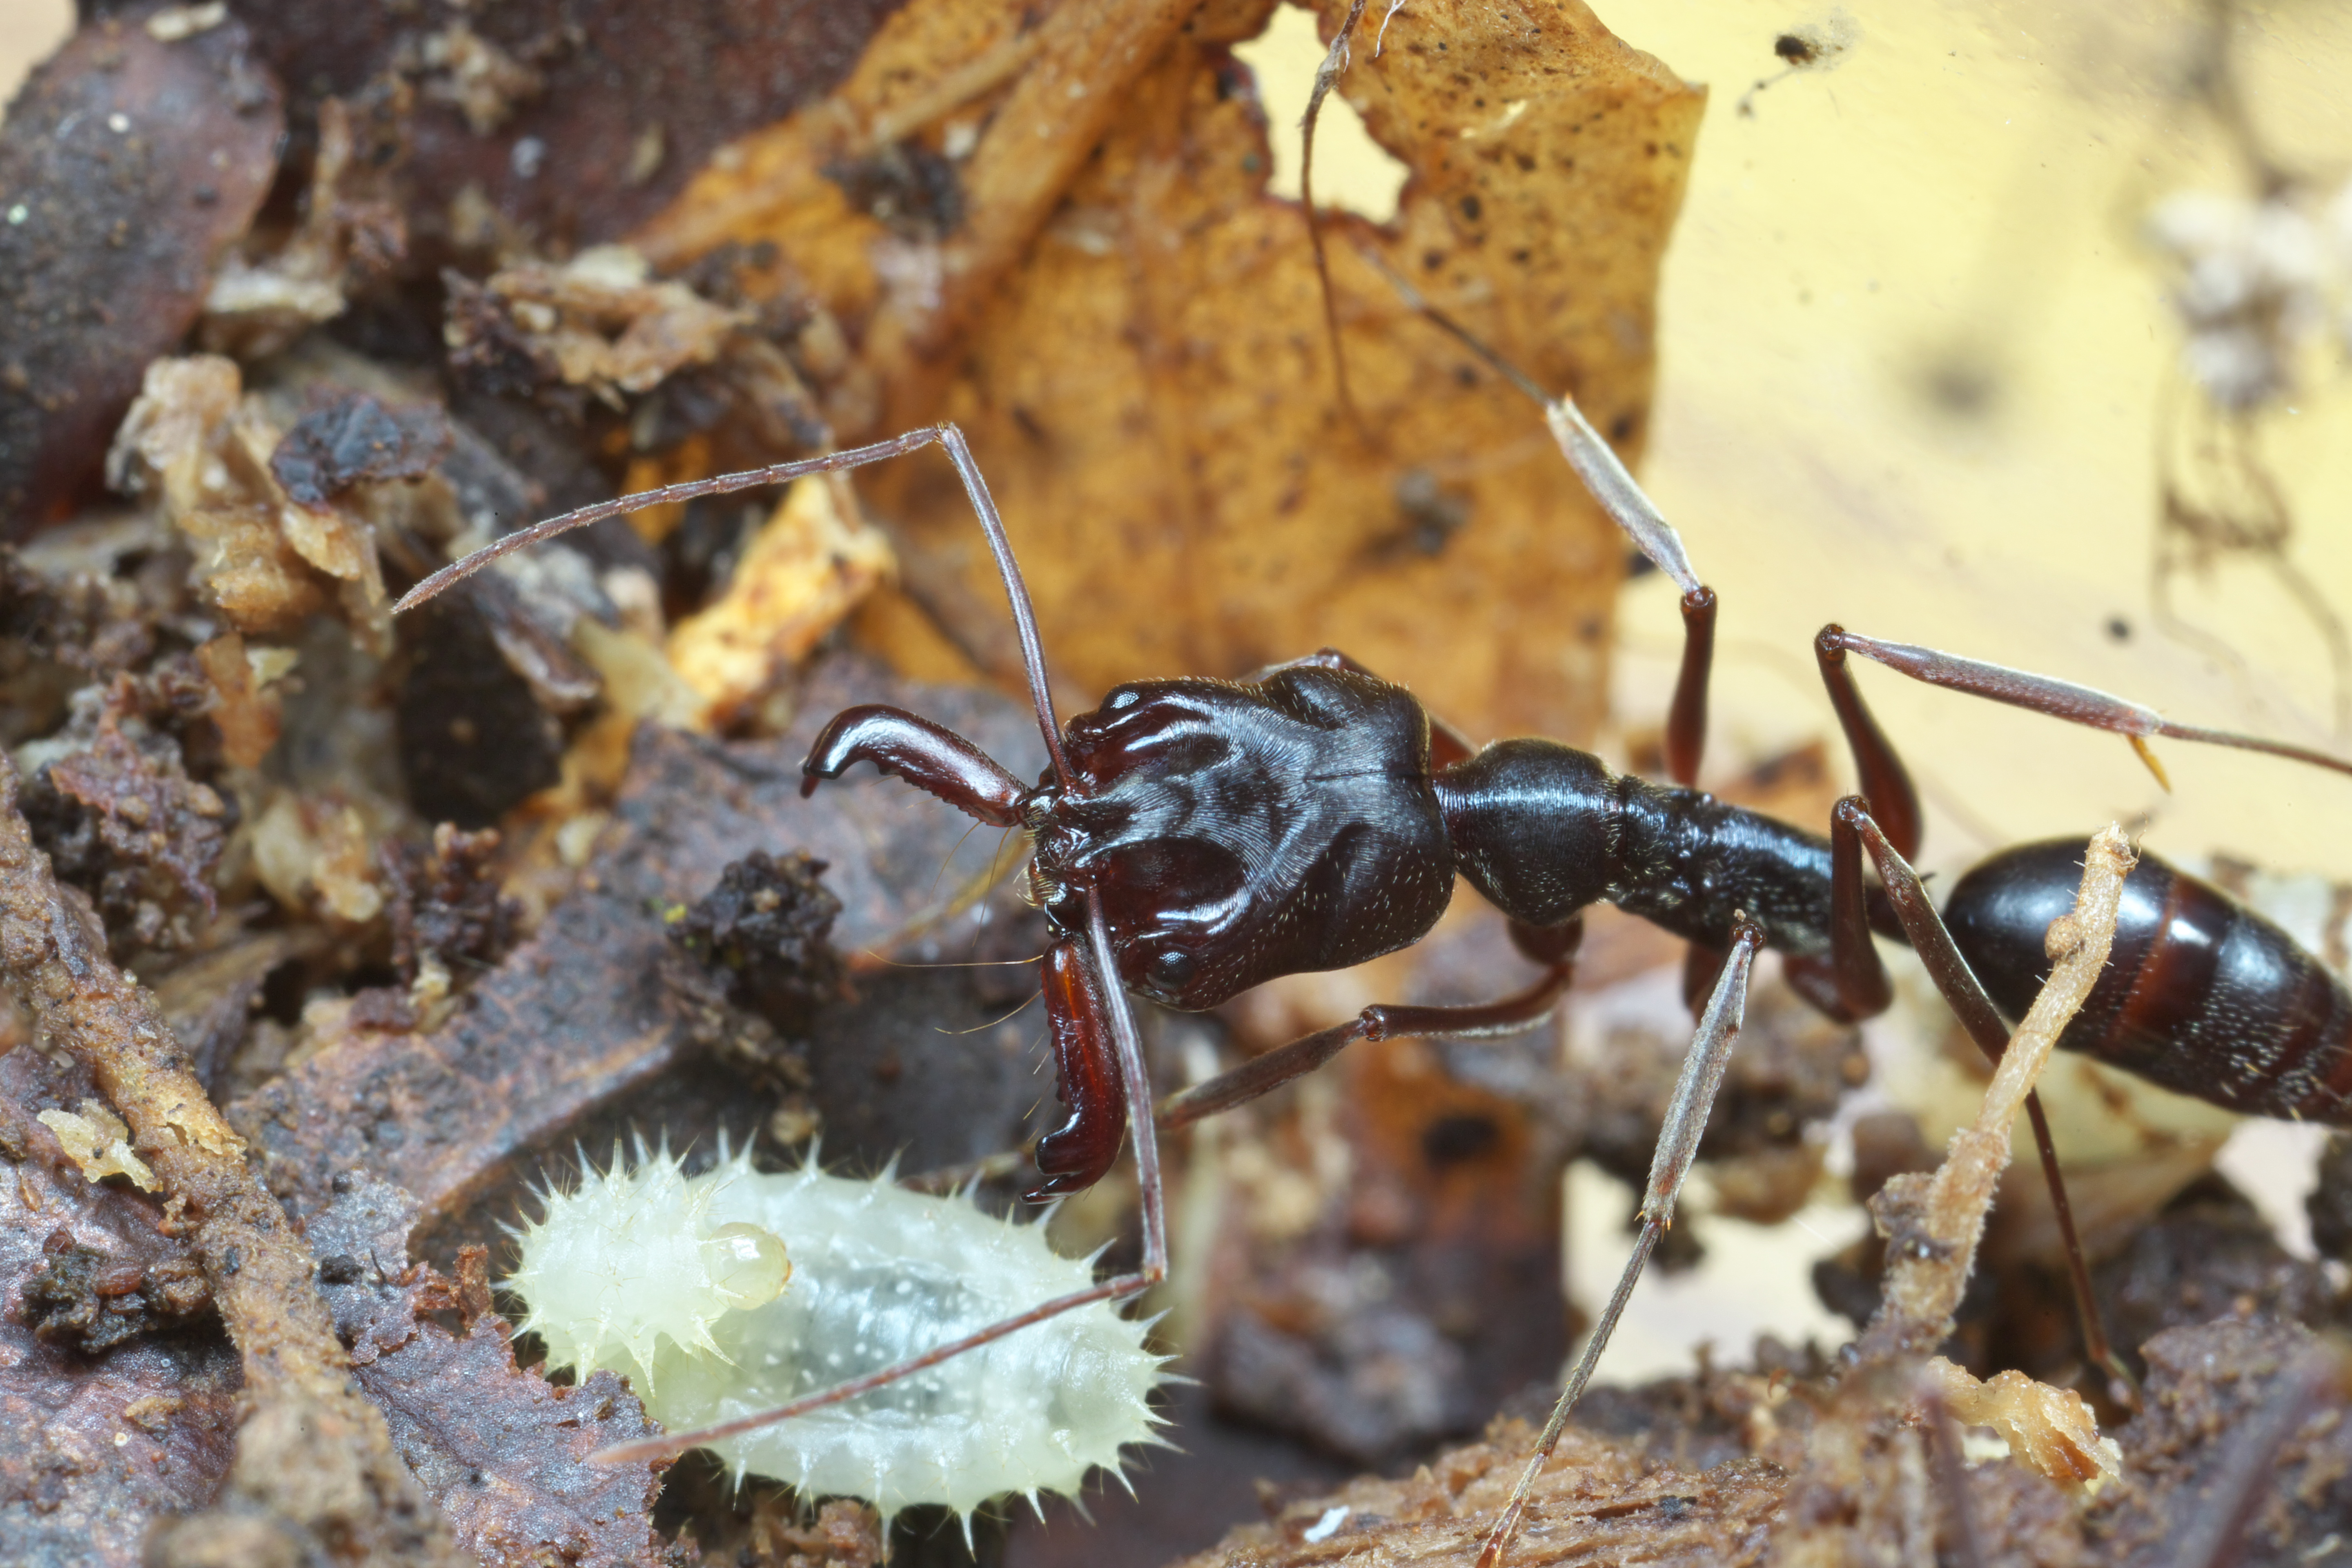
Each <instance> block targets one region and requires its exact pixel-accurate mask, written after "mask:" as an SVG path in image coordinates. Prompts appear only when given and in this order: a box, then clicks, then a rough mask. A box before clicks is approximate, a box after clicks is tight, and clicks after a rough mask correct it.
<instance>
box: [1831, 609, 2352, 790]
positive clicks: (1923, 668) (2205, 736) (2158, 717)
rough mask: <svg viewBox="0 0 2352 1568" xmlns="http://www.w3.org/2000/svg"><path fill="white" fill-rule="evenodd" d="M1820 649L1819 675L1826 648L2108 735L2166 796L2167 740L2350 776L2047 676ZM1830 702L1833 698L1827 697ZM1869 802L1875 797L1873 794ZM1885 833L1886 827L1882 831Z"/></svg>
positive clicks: (1896, 646) (1854, 638) (1845, 636)
mask: <svg viewBox="0 0 2352 1568" xmlns="http://www.w3.org/2000/svg"><path fill="white" fill-rule="evenodd" d="M1815 642H1816V646H1817V647H1819V648H1820V649H1822V659H1823V661H1824V663H1823V668H1824V670H1826V669H1827V660H1828V658H1829V651H1828V650H1829V649H1830V648H1832V647H1835V648H1837V649H1839V650H1840V651H1841V652H1853V653H1858V654H1860V655H1862V656H1863V657H1864V658H1870V659H1875V660H1877V661H1878V662H1879V663H1880V664H1883V665H1885V666H1886V668H1889V669H1894V670H1899V671H1901V672H1902V673H1903V674H1905V675H1907V676H1909V677H1910V678H1911V679H1914V680H1924V681H1926V682H1927V684H1928V685H1930V686H1948V687H1950V688H1951V689H1953V690H1955V691H1966V692H1969V693H1970V694H1972V695H1974V696H1978V697H1986V698H1990V699H1991V700H1993V701H1995V702H2006V703H2008V704H2009V705H2010V706H2011V707H2012V708H2023V709H2027V710H2031V711H2032V712H2035V713H2043V714H2047V715H2048V716H2049V717H2051V718H2053V719H2063V720H2064V721H2066V722H2068V723H2070V724H2083V725H2087V726H2089V727H2090V728H2091V729H2094V730H2112V731H2115V732H2116V734H2119V735H2121V736H2123V737H2125V738H2126V740H2128V741H2130V742H2131V744H2132V750H2134V751H2135V752H2138V753H2139V757H2140V761H2142V762H2144V763H2147V767H2148V771H2149V772H2150V773H2154V774H2155V775H2156V781H2157V783H2158V784H2163V785H2164V786H2165V788H2167V789H2170V788H2171V787H2172V786H2171V784H2170V783H2169V782H2168V780H2167V779H2166V778H2165V776H2164V769H2163V767H2162V766H2161V765H2159V764H2158V762H2157V760H2156V754H2155V753H2154V752H2151V751H2149V750H2148V747H2147V742H2148V740H2149V739H2150V738H2151V737H2155V736H2162V737H2165V738H2167V739H2169V740H2175V741H2193V742H2197V743H2199V744H2200V745H2207V746H2232V747H2235V748H2236V749H2238V750H2239V751H2242V752H2264V753H2267V754H2268V755H2271V756H2273V757H2284V758H2287V759H2288V760H2289V761H2291V762H2297V763H2310V764H2311V765H2312V766H2314V767H2320V768H2327V769H2330V770H2332V771H2334V772H2336V773H2352V761H2347V760H2346V759H2345V758H2342V757H2338V756H2336V755H2333V754H2331V753H2329V752H2320V751H2314V750H2312V749H2311V748H2310V747H2308V746H2293V745H2289V744H2287V743H2286V742H2284V741H2266V740H2263V738H2262V737H2260V736H2258V735H2242V734H2240V733H2238V732H2237V731H2232V730H2209V729H2205V728H2203V727H2202V726H2200V725H2196V724H2176V723H2174V722H2173V721H2171V720H2169V719H2167V718H2166V717H2165V716H2164V715H2163V714H2161V713H2158V711H2157V710H2155V709H2153V708H2149V707H2147V706H2145V705H2143V704H2141V703H2137V702H2132V701H2128V700H2126V699H2124V698H2121V697H2115V696H2110V695H2109V694H2108V693H2106V692H2104V691H2101V690H2099V689H2096V688H2095V687H2089V686H2077V685H2075V684H2074V682H2073V681H2071V680H2059V679H2054V678H2053V677H2051V676H2047V675H2035V674H2033V673H2032V672H2031V671H2028V670H2022V669H2011V668H2009V667H2008V666H2006V665H1999V664H1987V663H1985V662H1984V661H1983V660H1981V659H1974V658H1960V657H1958V655H1956V654H1948V653H1938V652H1937V650H1936V649H1934V648H1931V647H1915V646H1913V645H1912V644H1909V643H1898V642H1881V641H1879V640H1878V639H1877V638H1875V637H1864V636H1862V635H1860V634H1859V633H1856V632H1850V631H1847V630H1846V629H1845V628H1844V627H1843V626H1823V627H1822V633H1821V636H1820V637H1818V638H1817V639H1815ZM1832 695H1834V692H1833V693H1832ZM1872 798H1873V799H1876V798H1877V797H1876V796H1875V795H1873V796H1872ZM1888 826H1889V830H1890V832H1891V831H1892V828H1893V824H1892V823H1890V824H1889V825H1888Z"/></svg>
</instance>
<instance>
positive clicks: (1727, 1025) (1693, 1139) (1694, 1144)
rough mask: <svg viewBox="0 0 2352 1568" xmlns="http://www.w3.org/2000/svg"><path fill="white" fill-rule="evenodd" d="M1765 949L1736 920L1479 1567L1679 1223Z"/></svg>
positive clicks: (1514, 1517) (1510, 1528)
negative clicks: (1620, 1247) (1612, 1249)
mask: <svg viewBox="0 0 2352 1568" xmlns="http://www.w3.org/2000/svg"><path fill="white" fill-rule="evenodd" d="M1763 944H1764V933H1763V931H1762V930H1761V929H1760V928H1759V927H1758V926H1756V925H1755V924H1754V923H1752V922H1751V921H1748V919H1747V918H1746V917H1745V916H1741V917H1739V918H1738V921H1737V923H1736V924H1735V925H1734V927H1733V930H1732V933H1731V952H1730V954H1729V956H1728V957H1727V960H1726V962H1725V963H1724V966H1723V973H1722V974H1721V975H1720V976H1719V977H1718V978H1717V981H1716V984H1715V993H1714V994H1713V995H1712V996H1711V997H1709V998H1708V1001H1707V1005H1706V1015H1705V1016H1703V1017H1701V1019H1700V1020H1699V1026H1698V1033H1697V1034H1696V1037H1693V1039H1692V1041H1691V1048H1690V1054H1689V1055H1688V1056H1687V1057H1685V1058H1683V1071H1682V1077H1681V1078H1680V1079H1678V1080H1677V1081H1676V1082H1675V1095H1674V1100H1672V1102H1671V1103H1670V1104H1669V1105H1668V1107H1667V1110H1666V1120H1665V1125H1664V1127H1662V1128H1661V1129H1659V1131H1658V1149H1657V1152H1656V1154H1655V1155H1654V1156H1653V1157H1652V1159H1651V1162H1650V1184H1649V1187H1648V1189H1647V1190H1646V1191H1645V1192H1644V1193H1643V1195H1642V1229H1641V1233H1640V1235H1639V1236H1638V1237H1635V1239H1634V1242H1633V1256H1632V1257H1631V1258H1628V1259H1627V1260H1626V1263H1625V1271H1624V1272H1623V1273H1622V1275H1620V1276H1619V1277H1618V1279H1617V1289H1615V1291H1613V1292H1612V1294H1611V1296H1610V1298H1609V1305H1608V1306H1607V1307H1605V1308H1604V1309H1602V1310H1601V1319H1600V1321H1598V1322H1597V1323H1595V1324H1594V1325H1593V1329H1592V1335H1591V1338H1590V1339H1589V1340H1587V1341H1586V1342H1585V1345H1584V1353H1583V1355H1582V1356H1581V1357H1580V1358H1579V1359H1578V1361H1577V1363H1576V1370H1575V1371H1574V1372H1572V1373H1570V1374H1569V1378H1568V1383H1567V1385H1566V1386H1565V1387H1563V1388H1562V1389H1561V1390H1560V1394H1559V1403H1558V1404H1556V1405H1553V1406H1552V1412H1551V1419H1550V1420H1549V1421H1548V1422H1546V1423H1545V1424H1544V1429H1543V1436H1540V1437H1538V1439H1537V1440H1536V1449H1535V1452H1534V1454H1532V1455H1531V1456H1529V1458H1528V1467H1527V1468H1526V1469H1525V1470H1524V1471H1522V1472H1521V1473H1520V1476H1519V1480H1518V1485H1517V1486H1516V1487H1514V1488H1512V1489H1511V1498H1510V1500H1509V1501H1508V1502H1507V1503H1506V1504H1504V1506H1503V1511H1502V1514H1501V1516H1500V1517H1499V1518H1497V1519H1496V1521H1495V1526H1494V1528H1493V1529H1492V1530H1491V1531H1488V1532H1487V1536H1486V1544H1485V1546H1484V1547H1483V1548H1482V1549H1481V1550H1480V1552H1479V1553H1478V1568H1497V1565H1498V1564H1500V1563H1501V1562H1502V1561H1503V1554H1504V1553H1505V1552H1508V1551H1509V1550H1510V1546H1511V1541H1512V1538H1513V1537H1514V1536H1516V1535H1517V1533H1518V1529H1519V1521H1520V1520H1521V1518H1522V1517H1523V1516H1524V1515H1525V1514H1526V1512H1527V1507H1528V1495H1529V1494H1530V1493H1531V1492H1533V1490H1534V1489H1535V1484H1536V1479H1537V1478H1538V1476H1540V1475H1542V1474H1543V1469H1544V1466H1545V1465H1546V1464H1547V1463H1548V1462H1549V1460H1550V1458H1551V1455H1552V1450H1553V1449H1554V1448H1556V1447H1559V1436H1560V1434H1561V1433H1562V1432H1564V1431H1566V1430H1567V1429H1568V1416H1569V1413H1570V1411H1571V1410H1573V1409H1575V1408H1576V1402H1577V1400H1578V1399H1579V1398H1580V1397H1582V1395H1583V1394H1584V1387H1585V1384H1587V1383H1589V1382H1591V1378H1592V1369H1593V1367H1594V1365H1595V1364H1596V1363H1599V1361H1600V1360H1601V1352H1602V1351H1604V1350H1606V1349H1607V1348H1608V1345H1609V1338H1610V1336H1611V1335H1612V1333H1614V1332H1615V1331H1616V1329H1617V1320H1618V1319H1619V1318H1621V1317H1622V1316H1623V1315H1624V1311H1625V1303H1626V1301H1627V1300H1628V1299H1629V1298H1630V1297H1632V1295H1633V1286H1634V1284H1635V1282H1636V1281H1638V1280H1639V1279H1641V1278H1642V1268H1643V1265H1644V1264H1646V1263H1648V1262H1649V1259H1650V1254H1651V1252H1652V1251H1653V1250H1654V1248H1655V1247H1657V1245H1658V1242H1659V1240H1660V1238H1661V1237H1664V1235H1665V1233H1666V1229H1667V1227H1668V1226H1672V1225H1673V1224H1674V1221H1675V1200H1676V1199H1677V1198H1679V1197H1680V1196H1681V1194H1682V1189H1683V1183H1684V1181H1685V1179H1686V1178H1687V1177H1688V1176H1689V1175H1690V1171H1691V1164H1692V1162H1693V1161H1694V1160H1696V1158H1697V1155H1698V1142H1699V1137H1700V1135H1701V1134H1702V1133H1704V1132H1705V1131H1706V1119H1707V1113H1708V1112H1709V1111H1710V1110H1713V1109H1714V1106H1715V1096H1716V1091H1717V1089H1720V1088H1721V1087H1722V1085H1723V1069H1724V1068H1725V1066H1726V1065H1727V1063H1728V1062H1729V1060H1730V1058H1731V1047H1732V1044H1733V1042H1734V1041H1736V1040H1738V1037H1739V1026H1740V1022H1741V1019H1742V1017H1743V1016H1744V1014H1745V1012H1746V1008H1747V1005H1748V975H1749V973H1750V972H1751V970H1752V969H1753V967H1754V965H1755V961H1756V950H1757V949H1758V948H1759V947H1761V946H1763Z"/></svg>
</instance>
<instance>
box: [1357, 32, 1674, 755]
mask: <svg viewBox="0 0 2352 1568" xmlns="http://www.w3.org/2000/svg"><path fill="white" fill-rule="evenodd" d="M1356 9H1357V11H1360V10H1361V9H1362V7H1361V6H1360V5H1359V6H1357V7H1356ZM1353 16H1354V13H1353V12H1351V13H1350V25H1352V18H1353ZM1334 47H1335V48H1336V47H1337V46H1334ZM1363 256H1364V259H1365V260H1367V261H1369V262H1370V263H1371V265H1372V266H1373V267H1374V268H1377V269H1379V271H1380V272H1381V274H1382V276H1384V277H1386V278H1387V279H1388V280H1389V286H1390V287H1391V288H1392V289H1395V290H1396V291H1397V293H1398V295H1399V296H1400V297H1402V299H1403V300H1404V302H1405V303H1406V304H1407V305H1409V306H1411V307H1412V309H1413V310H1417V311H1419V312H1420V313H1421V314H1422V315H1423V316H1425V317H1427V318H1428V319H1429V321H1431V323H1432V324H1433V325H1435V326H1436V327H1438V328H1439V329H1441V330H1442V331H1445V332H1448V333H1450V334H1452V336H1453V337H1454V339H1456V340H1457V341H1458V342H1461V343H1462V345H1463V346H1464V347H1465V348H1467V349H1468V350H1469V351H1470V352H1471V353H1475V354H1476V355H1477V356H1478V357H1479V358H1480V359H1483V360H1485V361H1486V363H1487V364H1488V365H1489V366H1491V367H1492V368H1493V369H1494V371H1495V373H1496V374H1497V375H1500V376H1501V377H1502V378H1503V379H1504V380H1505V381H1507V382H1508V383H1509V384H1511V385H1512V386H1513V387H1515V388H1517V390H1518V391H1519V392H1521V393H1523V394H1525V395H1527V396H1528V398H1530V399H1532V400H1533V401H1534V402H1535V404H1536V405H1537V406H1538V407H1539V408H1541V409H1542V410H1543V413H1544V424H1545V426H1547V427H1548V428H1549V430H1550V431H1551V437H1552V441H1553V443H1554V444H1555V445H1556V446H1558V447H1559V453H1560V456H1561V457H1563V458H1567V459H1568V466H1569V467H1570V468H1573V469H1575V470H1576V477H1577V478H1578V479H1581V480H1583V481H1584V488H1585V489H1586V490H1587V491H1588V492H1589V493H1590V494H1591V497H1592V499H1593V500H1596V501H1598V502H1600V503H1601V510H1603V511H1605V512H1607V513H1608V514H1609V517H1610V520H1611V521H1613V522H1614V523H1616V525H1617V526H1618V527H1619V528H1620V529H1621V530H1622V531H1624V534H1625V537H1626V538H1627V539H1629V540H1631V541H1632V542H1633V548H1634V549H1636V550H1639V551H1640V552H1642V553H1643V555H1644V556H1646V557H1647V558H1648V559H1649V561H1650V563H1651V564H1652V565H1654V566H1655V567H1657V569H1658V570H1659V571H1661V572H1663V573H1664V574H1666V576H1667V578H1668V579H1669V580H1670V581H1671V582H1672V583H1673V584H1674V585H1675V587H1676V588H1678V589H1680V590H1681V591H1682V596H1683V598H1682V611H1683V662H1682V668H1681V670H1680V671H1679V672H1678V673H1677V674H1676V676H1675V698H1674V705H1673V707H1672V708H1671V709H1670V710H1668V713H1667V719H1666V773H1667V776H1668V777H1670V778H1672V779H1673V780H1674V781H1675V783H1676V784H1684V785H1689V784H1695V783H1696V782H1697V780H1698V764H1699V757H1700V754H1701V752H1703V751H1704V750H1705V747H1706V690H1707V676H1708V674H1709V671H1710V670H1711V668H1713V665H1714V662H1715V611H1716V599H1715V591H1714V590H1713V589H1711V588H1709V587H1707V586H1706V584H1703V583H1701V582H1700V581H1699V580H1698V573H1697V570H1696V568H1694V567H1693V566H1692V565H1691V561H1690V552H1688V551H1687V550H1685V548H1684V547H1683V539H1682V535H1681V534H1679V533H1677V532H1675V525H1674V524H1673V523H1671V522H1668V521H1666V518H1665V514H1664V512H1662V511H1660V510H1658V505H1657V503H1656V502H1655V501H1654V500H1651V499H1650V497H1649V492H1648V491H1646V490H1644V489H1642V487H1641V485H1640V483H1639V482H1638V481H1636V480H1635V479H1634V478H1633V474H1632V473H1631V472H1630V471H1628V470H1627V468H1626V467H1625V465H1624V463H1623V461H1622V459H1620V458H1618V456H1617V450H1616V448H1615V447H1612V446H1610V445H1609V443H1608V442H1606V441H1604V440H1602V439H1601V433H1600V432H1599V431H1597V430H1595V429H1594V428H1593V427H1592V422H1591V420H1589V419H1587V418H1585V416H1584V411H1583V410H1582V409H1580V408H1579V407H1577V405H1576V401H1575V399H1573V398H1571V397H1567V396H1561V397H1554V396H1553V395H1551V394H1549V393H1548V392H1546V391H1545V390H1544V389H1543V388H1542V387H1540V386H1538V385H1537V384H1536V382H1535V380H1534V378H1533V377H1531V376H1529V375H1528V374H1527V373H1526V372H1525V371H1522V370H1521V369H1519V367H1518V366H1517V365H1515V364H1513V363H1511V362H1510V361H1509V360H1507V359H1505V358H1504V357H1503V356H1502V355H1501V354H1500V353H1496V351H1495V349H1493V348H1492V347H1491V346H1489V345H1488V344H1487V343H1486V342H1485V341H1484V340H1483V339H1481V338H1479V337H1478V336H1477V334H1475V333H1474V332H1473V331H1470V329H1469V328H1467V327H1465V326H1464V325H1462V324H1461V323H1460V322H1459V321H1455V320H1454V318H1452V317H1451V316H1448V315H1447V314H1446V313H1445V312H1444V311H1443V310H1439V309H1438V308H1437V307H1436V306H1434V305H1433V304H1431V303H1430V302H1429V300H1427V299H1425V298H1424V297H1423V295H1422V292H1421V290H1419V289H1415V288H1414V287H1413V286H1412V284H1411V283H1409V282H1407V281H1406V280H1405V279H1403V278H1402V277H1400V276H1399V275H1398V274H1397V273H1396V272H1395V271H1394V270H1393V269H1392V268H1390V267H1389V266H1388V264H1387V263H1385V262H1383V261H1382V260H1381V258H1379V257H1378V256H1376V255H1374V254H1372V253H1371V252H1370V251H1365V252H1364V253H1363Z"/></svg>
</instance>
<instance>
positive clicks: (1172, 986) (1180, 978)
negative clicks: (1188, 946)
mask: <svg viewBox="0 0 2352 1568" xmlns="http://www.w3.org/2000/svg"><path fill="white" fill-rule="evenodd" d="M1200 967H1201V966H1200V964H1199V963H1195V962H1194V961H1193V958H1192V954H1191V953H1188V952H1177V951H1176V950H1175V949H1174V948H1172V947H1171V948H1170V949H1168V950H1167V951H1166V952H1162V953H1160V955H1159V956H1158V957H1156V958H1154V959H1153V960H1152V961H1151V984H1153V985H1154V986H1155V987H1156V988H1158V989H1159V990H1161V991H1165V992H1168V993H1171V994H1174V993H1176V992H1180V991H1181V990H1183V989H1184V987H1186V986H1187V985H1190V984H1192V976H1193V975H1194V974H1195V973H1198V972H1199V970H1200Z"/></svg>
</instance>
